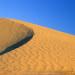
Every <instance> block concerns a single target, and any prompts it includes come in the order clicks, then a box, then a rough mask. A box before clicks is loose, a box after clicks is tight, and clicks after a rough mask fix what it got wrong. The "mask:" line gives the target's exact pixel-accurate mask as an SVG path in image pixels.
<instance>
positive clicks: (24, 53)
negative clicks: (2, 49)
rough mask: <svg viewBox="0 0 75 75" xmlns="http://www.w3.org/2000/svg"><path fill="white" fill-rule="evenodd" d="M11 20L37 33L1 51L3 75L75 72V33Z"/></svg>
mask: <svg viewBox="0 0 75 75" xmlns="http://www.w3.org/2000/svg"><path fill="white" fill-rule="evenodd" d="M10 20H11V21H13V22H15V23H19V24H23V25H24V26H26V27H28V28H30V29H32V30H33V32H34V35H33V37H32V38H31V40H29V41H28V42H27V43H25V44H23V45H22V46H20V47H18V48H16V49H14V50H12V51H10V52H8V53H5V54H3V55H0V75H75V36H73V35H69V34H66V33H63V32H59V31H55V30H52V29H48V28H45V27H41V26H38V25H34V24H31V23H26V22H22V21H19V20H13V19H10ZM8 41H9V39H8Z"/></svg>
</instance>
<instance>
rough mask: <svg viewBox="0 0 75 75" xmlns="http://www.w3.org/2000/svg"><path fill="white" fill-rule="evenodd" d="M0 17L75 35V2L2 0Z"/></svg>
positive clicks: (67, 0)
mask: <svg viewBox="0 0 75 75" xmlns="http://www.w3.org/2000/svg"><path fill="white" fill-rule="evenodd" d="M0 17H7V18H15V19H19V20H23V21H26V22H31V23H34V24H39V25H42V26H45V27H48V28H53V29H56V30H59V31H63V32H66V33H70V34H74V35H75V0H0Z"/></svg>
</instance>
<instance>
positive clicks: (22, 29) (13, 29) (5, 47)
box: [0, 19, 33, 55]
mask: <svg viewBox="0 0 75 75" xmlns="http://www.w3.org/2000/svg"><path fill="white" fill-rule="evenodd" d="M32 36H33V31H32V30H31V29H29V28H28V27H26V26H24V25H21V24H19V23H15V22H14V21H11V20H9V19H0V43H1V44H0V55H2V54H4V53H7V52H9V51H11V50H14V49H15V48H17V47H19V46H20V45H22V44H24V43H26V42H27V41H28V40H29V39H30V38H31V37H32Z"/></svg>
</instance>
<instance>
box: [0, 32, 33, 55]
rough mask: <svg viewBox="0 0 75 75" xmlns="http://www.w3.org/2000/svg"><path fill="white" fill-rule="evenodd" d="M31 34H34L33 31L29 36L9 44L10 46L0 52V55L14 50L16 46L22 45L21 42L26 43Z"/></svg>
mask: <svg viewBox="0 0 75 75" xmlns="http://www.w3.org/2000/svg"><path fill="white" fill-rule="evenodd" d="M33 35H34V33H32V34H30V35H29V36H27V37H25V38H24V39H22V40H21V41H19V42H17V43H16V44H14V45H11V46H10V47H8V48H6V49H5V50H3V51H2V52H0V55H3V54H6V53H8V52H9V51H12V50H15V49H16V48H18V47H20V46H22V45H23V44H26V43H27V42H28V41H29V40H30V39H31V38H32V37H33Z"/></svg>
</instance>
